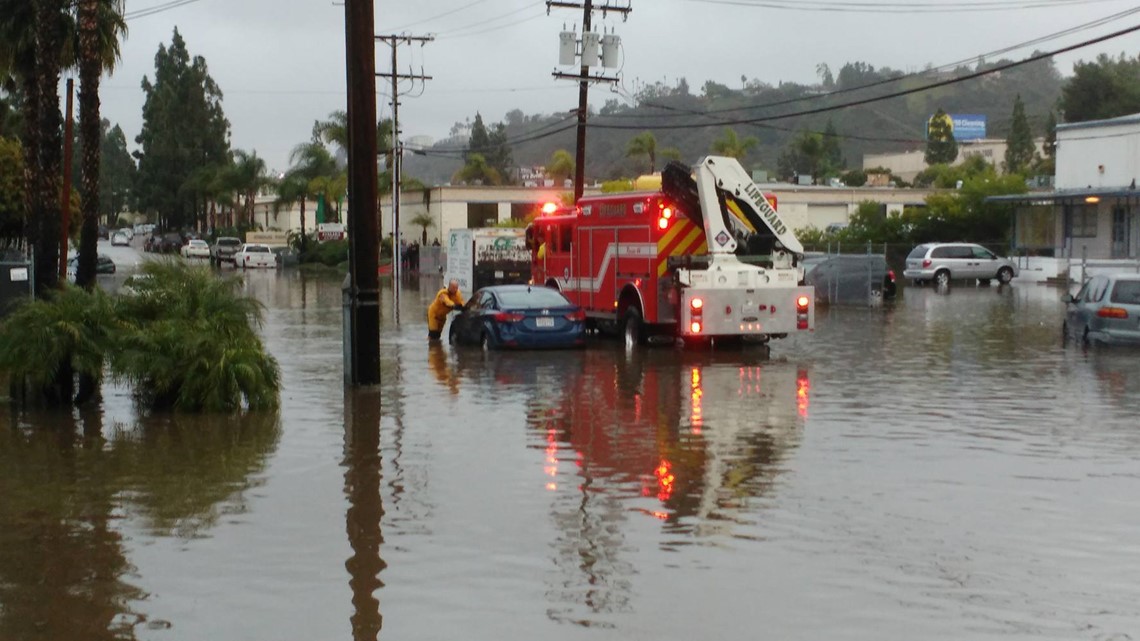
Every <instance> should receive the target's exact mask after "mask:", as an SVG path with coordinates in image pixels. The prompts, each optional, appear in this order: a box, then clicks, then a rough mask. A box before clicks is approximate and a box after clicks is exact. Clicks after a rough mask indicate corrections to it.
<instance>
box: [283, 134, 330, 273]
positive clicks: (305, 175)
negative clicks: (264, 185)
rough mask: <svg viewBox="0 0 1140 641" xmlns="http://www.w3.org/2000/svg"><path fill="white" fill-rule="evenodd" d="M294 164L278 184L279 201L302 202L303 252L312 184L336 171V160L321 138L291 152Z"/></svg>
mask: <svg viewBox="0 0 1140 641" xmlns="http://www.w3.org/2000/svg"><path fill="white" fill-rule="evenodd" d="M289 162H291V163H293V166H292V167H291V168H290V169H289V171H287V172H285V178H284V180H282V181H281V182H280V183H279V184H278V186H277V199H278V202H288V203H290V204H291V203H295V202H299V203H301V252H302V253H304V252H305V249H306V244H307V241H306V238H307V237H306V231H305V204H306V203H307V202H308V200H309V197H310V196H312V195H313V193H312V191H311V185H312V182H313V180H315V179H316V178H318V177H320V176H329V175H332V174H333V173H334V172H335V171H336V161H335V160H333V157H332V154H330V153H329V150H328V149H326V148H325V146H324V145H322V144H321V142H320V141H319V140H312V141H310V142H307V143H302V144H300V145H297V146H296V147H294V148H293V151H292V152H291V153H290V154H289Z"/></svg>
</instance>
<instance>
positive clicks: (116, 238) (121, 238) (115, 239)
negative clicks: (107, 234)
mask: <svg viewBox="0 0 1140 641" xmlns="http://www.w3.org/2000/svg"><path fill="white" fill-rule="evenodd" d="M130 244H131V239H130V238H128V237H127V235H126V234H125V233H123V232H122V231H117V232H115V233H113V234H111V245H112V246H114V245H130Z"/></svg>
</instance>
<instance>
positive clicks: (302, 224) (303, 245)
mask: <svg viewBox="0 0 1140 641" xmlns="http://www.w3.org/2000/svg"><path fill="white" fill-rule="evenodd" d="M307 243H308V237H307V236H306V235H305V197H304V196H302V197H301V253H302V254H303V253H305V248H306V244H307Z"/></svg>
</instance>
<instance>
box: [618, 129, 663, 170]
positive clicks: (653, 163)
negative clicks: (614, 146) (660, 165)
mask: <svg viewBox="0 0 1140 641" xmlns="http://www.w3.org/2000/svg"><path fill="white" fill-rule="evenodd" d="M625 155H626V157H627V158H636V157H641V156H645V157H646V158H647V159H648V160H649V173H651V174H652V173H654V172H655V171H657V138H656V137H655V136H654V135H653V132H652V131H643V132H641V133H639V134H637V135H636V136H634V137H633V138H630V139H629V143H628V144H627V145H626V147H625Z"/></svg>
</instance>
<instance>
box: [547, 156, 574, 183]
mask: <svg viewBox="0 0 1140 641" xmlns="http://www.w3.org/2000/svg"><path fill="white" fill-rule="evenodd" d="M546 175H547V176H550V179H551V180H553V181H554V184H556V185H561V184H562V183H563V182H564V181H566V180H568V179H569V178H570V177H571V176H573V175H574V156H571V155H570V152H568V151H566V150H565V149H557V150H555V152H554V154H553V155H552V156H551V157H550V162H548V163H547V164H546Z"/></svg>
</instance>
